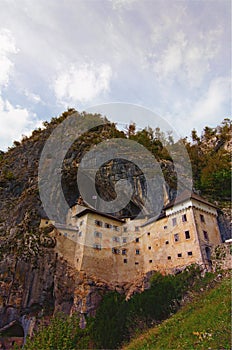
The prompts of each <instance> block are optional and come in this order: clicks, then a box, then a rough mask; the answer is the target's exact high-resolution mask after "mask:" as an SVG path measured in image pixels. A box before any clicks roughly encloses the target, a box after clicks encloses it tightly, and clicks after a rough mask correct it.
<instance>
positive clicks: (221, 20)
mask: <svg viewBox="0 0 232 350" xmlns="http://www.w3.org/2000/svg"><path fill="white" fill-rule="evenodd" d="M230 84H231V2H230V1H229V0H200V1H198V0H178V1H176V0H91V1H89V0H84V1H82V0H59V1H57V0H46V1H45V0H40V1H36V0H0V150H7V148H8V147H9V146H11V145H12V143H13V141H14V140H20V138H21V136H22V135H28V134H29V133H30V131H31V130H34V129H35V128H37V127H40V126H41V125H42V121H45V120H47V121H49V120H50V119H51V118H52V117H54V116H59V115H60V114H61V113H62V112H63V111H65V110H66V109H67V108H68V107H70V108H75V109H76V110H78V111H80V112H81V111H84V110H88V108H90V107H91V106H95V105H102V104H107V103H112V102H123V103H127V104H135V105H139V106H142V107H145V108H147V109H149V110H151V111H152V112H153V113H155V114H156V115H159V116H160V117H161V118H164V119H165V120H167V121H168V123H169V124H170V125H172V126H175V128H176V129H177V130H178V132H179V134H180V135H182V136H187V135H190V133H191V130H192V129H193V128H195V129H196V130H197V131H198V132H199V133H200V131H201V130H202V129H203V128H204V127H205V126H206V125H207V126H210V127H215V126H216V125H218V124H220V123H221V122H222V120H223V119H224V118H226V117H230V116H231V101H230V96H231V85H230ZM91 110H94V108H92V109H91ZM114 118H115V119H114V120H113V121H115V122H117V121H118V120H119V119H120V120H121V121H122V120H123V122H125V124H129V123H130V122H131V121H132V120H130V119H129V118H128V117H127V116H123V117H122V116H120V117H119V118H118V120H117V116H115V117H114ZM130 118H131V117H130ZM132 118H133V117H132ZM136 123H137V125H138V127H144V126H147V125H146V120H144V118H141V120H140V119H139V118H137V120H136ZM151 124H152V122H150V126H152V127H155V126H156V125H155V120H154V125H151Z"/></svg>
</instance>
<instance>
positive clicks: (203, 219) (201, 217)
mask: <svg viewBox="0 0 232 350" xmlns="http://www.w3.org/2000/svg"><path fill="white" fill-rule="evenodd" d="M200 220H201V222H205V217H204V215H203V214H200Z"/></svg>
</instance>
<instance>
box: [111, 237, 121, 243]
mask: <svg viewBox="0 0 232 350" xmlns="http://www.w3.org/2000/svg"><path fill="white" fill-rule="evenodd" d="M112 240H113V242H120V238H119V237H117V236H114V237H113V238H112Z"/></svg>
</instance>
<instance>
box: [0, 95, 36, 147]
mask: <svg viewBox="0 0 232 350" xmlns="http://www.w3.org/2000/svg"><path fill="white" fill-rule="evenodd" d="M0 124H1V128H0V149H1V150H6V149H7V147H8V146H9V145H10V144H12V143H13V141H14V140H19V139H21V136H22V134H25V133H26V132H28V130H29V129H32V128H33V123H32V119H31V115H30V113H29V112H28V110H27V109H26V108H21V107H20V106H16V107H14V106H13V105H12V104H11V103H10V102H9V101H8V100H3V98H2V97H1V96H0Z"/></svg>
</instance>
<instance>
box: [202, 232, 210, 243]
mask: <svg viewBox="0 0 232 350" xmlns="http://www.w3.org/2000/svg"><path fill="white" fill-rule="evenodd" d="M203 234H204V239H206V241H208V240H209V236H208V233H207V232H206V231H203Z"/></svg>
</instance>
